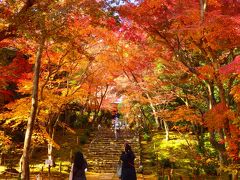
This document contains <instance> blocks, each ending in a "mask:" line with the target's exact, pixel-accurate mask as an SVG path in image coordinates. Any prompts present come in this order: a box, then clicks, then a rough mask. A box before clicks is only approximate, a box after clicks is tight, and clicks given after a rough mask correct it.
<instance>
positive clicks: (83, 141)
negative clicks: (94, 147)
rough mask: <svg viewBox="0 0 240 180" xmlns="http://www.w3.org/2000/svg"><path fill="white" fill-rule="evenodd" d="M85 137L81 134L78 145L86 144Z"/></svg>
mask: <svg viewBox="0 0 240 180" xmlns="http://www.w3.org/2000/svg"><path fill="white" fill-rule="evenodd" d="M87 139H88V138H87V136H86V135H85V134H83V135H82V136H81V137H80V144H86V143H87Z"/></svg>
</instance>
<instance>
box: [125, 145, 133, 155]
mask: <svg viewBox="0 0 240 180" xmlns="http://www.w3.org/2000/svg"><path fill="white" fill-rule="evenodd" d="M125 152H126V153H128V152H132V148H131V146H130V145H129V144H128V143H125Z"/></svg>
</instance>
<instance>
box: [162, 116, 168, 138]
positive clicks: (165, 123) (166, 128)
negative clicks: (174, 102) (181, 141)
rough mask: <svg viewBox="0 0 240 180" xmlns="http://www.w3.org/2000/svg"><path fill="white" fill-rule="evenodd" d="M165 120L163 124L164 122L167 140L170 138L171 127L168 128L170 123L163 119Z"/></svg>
mask: <svg viewBox="0 0 240 180" xmlns="http://www.w3.org/2000/svg"><path fill="white" fill-rule="evenodd" d="M162 121H163V124H164V129H165V132H166V141H168V140H169V128H168V124H167V122H166V121H165V120H162Z"/></svg>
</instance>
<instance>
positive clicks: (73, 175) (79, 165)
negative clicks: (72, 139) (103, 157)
mask: <svg viewBox="0 0 240 180" xmlns="http://www.w3.org/2000/svg"><path fill="white" fill-rule="evenodd" d="M86 170H87V161H86V160H85V159H84V157H83V154H82V153H81V152H79V151H78V152H76V154H75V157H74V161H73V164H72V167H71V172H70V175H69V180H86V174H85V171H86Z"/></svg>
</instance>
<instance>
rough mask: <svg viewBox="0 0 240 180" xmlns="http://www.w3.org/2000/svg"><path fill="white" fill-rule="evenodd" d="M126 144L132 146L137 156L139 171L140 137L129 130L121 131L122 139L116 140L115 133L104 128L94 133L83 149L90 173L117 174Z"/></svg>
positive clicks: (136, 163) (136, 164) (136, 161)
mask: <svg viewBox="0 0 240 180" xmlns="http://www.w3.org/2000/svg"><path fill="white" fill-rule="evenodd" d="M125 142H128V143H129V144H130V145H131V147H132V150H133V152H134V154H135V156H136V159H135V167H136V170H137V168H138V167H139V162H140V144H139V136H138V135H137V134H135V133H133V132H130V131H128V130H121V132H120V137H119V138H118V140H115V136H114V132H113V131H112V130H111V129H110V128H102V129H100V130H98V131H96V132H93V134H92V140H91V142H90V143H89V144H86V145H84V147H83V152H84V156H85V158H86V159H87V162H88V171H90V172H96V173H115V172H116V167H117V164H118V161H119V158H120V155H121V152H122V151H123V150H124V143H125Z"/></svg>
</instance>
